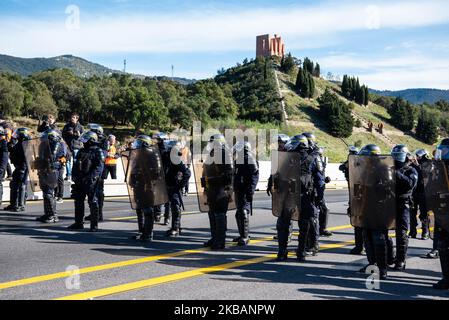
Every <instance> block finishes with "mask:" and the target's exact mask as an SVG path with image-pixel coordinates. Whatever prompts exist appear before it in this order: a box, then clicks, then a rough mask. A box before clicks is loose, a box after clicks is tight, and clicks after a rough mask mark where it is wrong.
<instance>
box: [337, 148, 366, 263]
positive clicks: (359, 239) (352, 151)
mask: <svg viewBox="0 0 449 320" xmlns="http://www.w3.org/2000/svg"><path fill="white" fill-rule="evenodd" d="M358 153H359V150H358V149H357V148H356V147H354V146H351V147H349V155H356V154H358ZM348 164H349V161H348V160H346V161H345V162H343V163H342V164H341V165H340V167H339V170H340V171H341V172H343V173H344V175H345V178H346V181H347V182H348V190H349V166H348ZM347 213H348V216H351V207H350V203H349V202H348V210H347ZM354 240H355V247H354V248H352V249H351V251H350V253H351V254H356V255H359V254H362V252H363V250H364V245H363V230H362V228H359V227H354Z"/></svg>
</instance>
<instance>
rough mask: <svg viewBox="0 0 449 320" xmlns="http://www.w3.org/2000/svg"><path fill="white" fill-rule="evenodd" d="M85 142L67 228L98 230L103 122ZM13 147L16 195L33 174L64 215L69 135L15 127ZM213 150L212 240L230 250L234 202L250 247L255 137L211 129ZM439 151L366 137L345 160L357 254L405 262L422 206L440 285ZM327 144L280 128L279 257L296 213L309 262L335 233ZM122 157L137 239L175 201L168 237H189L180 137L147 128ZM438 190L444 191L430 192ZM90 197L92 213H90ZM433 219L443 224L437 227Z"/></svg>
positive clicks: (207, 206) (448, 257)
mask: <svg viewBox="0 0 449 320" xmlns="http://www.w3.org/2000/svg"><path fill="white" fill-rule="evenodd" d="M5 134H6V133H5V130H3V129H2V128H1V127H0V151H1V153H0V155H1V156H2V157H1V158H0V160H1V161H0V170H2V168H4V162H5V160H4V155H5V154H6V151H5V149H4V144H5V143H4V140H5V139H4V137H5ZM78 140H79V142H80V143H81V144H82V147H81V148H80V149H79V151H78V152H77V155H76V157H75V159H74V164H73V168H72V180H73V182H74V184H73V185H72V198H73V199H74V200H75V223H73V224H72V225H70V226H69V227H68V229H70V230H82V229H84V220H86V218H88V219H87V220H89V221H90V229H89V230H90V231H92V232H96V231H98V222H99V220H100V218H102V217H101V211H102V205H103V200H104V184H103V181H102V179H101V176H102V172H103V170H104V159H105V155H106V154H107V150H108V141H107V138H106V137H105V135H104V134H103V129H102V128H101V126H99V125H96V124H91V125H89V126H88V130H87V131H86V132H84V133H83V134H82V135H81V136H80V137H79V139H78ZM8 150H9V151H10V152H11V161H12V163H13V164H14V167H15V172H14V175H15V174H17V175H20V179H18V180H17V179H16V181H21V183H22V185H21V188H19V189H18V190H19V191H18V192H17V193H12V195H11V196H12V198H11V203H15V202H17V203H23V202H24V201H25V199H26V183H27V175H29V180H30V182H31V186H32V187H33V191H36V190H42V192H43V198H44V215H43V216H42V217H39V218H38V220H39V221H41V222H44V223H53V222H57V221H58V218H57V213H56V201H55V188H56V186H57V181H58V174H59V173H58V171H59V170H60V164H58V162H59V161H58V159H60V158H61V150H62V146H61V136H60V134H59V133H58V132H57V131H56V130H54V129H51V128H50V129H48V130H46V131H45V132H43V133H42V134H41V136H40V137H39V138H35V139H32V137H31V135H30V133H29V130H28V129H27V128H19V129H17V130H15V132H14V134H13V136H12V143H11V145H10V146H9V149H8ZM206 150H207V155H206V157H205V158H204V159H200V160H195V158H194V160H193V163H192V165H193V170H194V172H195V179H196V183H197V194H198V200H199V208H200V211H202V212H207V213H208V217H209V222H210V233H211V238H210V239H209V240H208V241H206V242H205V243H204V246H206V247H210V248H211V249H212V250H221V249H224V248H225V240H226V231H227V216H226V215H227V211H228V210H229V209H231V210H232V209H236V221H237V226H238V231H239V236H238V237H237V238H235V239H233V241H234V242H236V243H237V244H238V245H240V246H244V245H246V244H248V242H249V240H250V235H249V219H250V215H252V202H253V196H254V192H255V190H256V186H257V183H258V180H259V166H258V162H257V160H256V156H255V153H254V152H253V150H252V148H251V145H250V144H249V143H248V142H238V143H237V144H236V145H234V146H233V147H229V146H228V144H227V143H226V139H225V137H224V136H223V135H221V134H216V135H213V136H211V137H210V140H209V143H208V146H207V148H206ZM436 151H437V152H436V153H435V159H431V157H430V155H429V154H428V153H427V152H426V151H424V150H419V151H417V152H416V156H413V155H412V154H411V153H410V152H409V150H408V149H407V147H406V146H405V145H397V146H395V147H394V148H393V149H392V151H391V154H390V155H387V156H386V155H382V154H381V150H380V148H379V147H378V146H376V145H367V146H365V147H363V148H362V149H361V150H360V151H358V150H356V149H355V148H351V149H350V155H349V157H348V161H347V162H345V163H344V164H343V165H342V166H341V167H340V169H341V170H342V171H344V172H345V175H346V177H347V179H348V183H349V190H350V203H349V209H348V213H349V214H350V217H351V223H352V225H353V226H354V227H355V237H356V247H355V248H354V249H353V250H352V253H356V254H360V253H362V251H363V250H364V251H365V252H366V255H367V259H368V265H373V266H374V265H375V266H377V268H378V270H379V276H380V279H386V278H387V270H388V269H389V268H391V269H393V270H405V268H406V257H407V249H408V241H409V240H408V238H409V236H411V237H416V236H417V230H416V227H417V221H416V215H417V211H416V210H417V208H419V211H420V216H419V217H420V220H421V222H422V237H423V238H424V239H427V238H428V237H429V235H430V233H431V231H432V229H433V230H434V234H435V237H434V240H435V241H434V254H435V252H438V254H439V258H440V261H441V266H442V271H443V279H442V280H441V281H440V282H438V283H437V284H436V285H435V286H434V287H435V288H438V289H448V288H449V225H448V222H449V219H448V218H447V217H446V215H449V212H448V210H449V209H448V208H449V205H448V197H447V193H448V183H449V179H448V176H447V171H448V167H449V139H445V140H443V142H442V143H441V145H440V146H439V147H438V148H437V150H436ZM323 152H324V149H323V148H320V147H319V146H318V145H317V143H316V139H315V136H314V135H313V134H311V133H304V134H301V135H297V136H294V137H292V138H290V137H288V136H286V135H282V134H281V135H279V136H278V150H277V151H273V152H272V175H271V176H270V179H269V182H268V188H267V193H268V195H270V196H272V197H273V199H272V211H273V214H274V215H275V216H277V224H276V228H277V236H276V238H277V240H278V246H279V248H278V255H277V260H278V261H285V260H287V258H288V250H287V246H288V243H289V242H290V239H291V235H292V221H298V227H299V231H300V232H299V236H298V246H297V249H296V257H297V260H298V261H300V262H303V261H305V259H306V257H307V256H310V255H317V254H318V251H319V242H318V240H319V237H320V236H324V237H329V236H331V235H332V233H331V232H329V231H328V230H327V229H326V227H327V216H328V208H327V206H326V202H325V199H324V191H325V185H326V183H329V182H330V178H328V177H326V175H325V167H326V161H325V160H324V158H323ZM120 156H121V158H122V161H123V164H124V170H125V178H126V183H127V186H128V191H129V195H130V202H131V206H132V208H133V209H135V210H136V213H137V217H138V230H139V232H138V234H137V235H136V236H135V237H134V238H135V239H138V240H141V241H151V240H152V238H153V227H154V221H155V218H156V215H157V212H158V210H160V206H161V205H166V206H169V209H170V211H171V214H172V220H171V222H172V223H171V228H170V229H169V230H168V231H167V236H168V237H176V236H178V235H180V233H181V211H182V209H183V201H182V193H183V190H184V189H185V187H186V185H187V184H188V182H189V179H190V176H191V171H190V170H189V168H188V167H187V165H186V164H185V163H184V161H183V159H182V153H181V145H180V143H179V142H176V141H175V142H174V143H172V144H167V141H166V137H165V135H164V134H162V133H158V134H155V135H153V136H152V137H150V136H146V135H140V136H137V137H136V138H135V140H134V142H133V143H132V145H131V146H130V148H128V149H127V150H126V151H124V152H122V153H121V155H120ZM16 171H17V173H16ZM0 174H2V172H0ZM444 183H446V184H444ZM429 186H433V187H432V188H430V187H429ZM429 188H430V189H431V191H432V192H434V193H435V192H436V193H437V195H432V194H431V195H429V194H428V191H429V190H427V189H429ZM444 191H446V193H445V192H444ZM13 197H14V199H13ZM86 197H87V200H88V204H89V208H90V216H89V217H85V216H84V215H85V213H84V211H85V210H84V203H85V199H86ZM14 201H15V202H14ZM429 212H431V213H432V215H429V214H428V213H429ZM433 219H434V220H435V225H434V226H431V221H433ZM410 222H411V223H412V226H411V229H410ZM393 229H394V230H395V231H396V253H395V252H394V251H395V250H394V246H393V241H392V239H391V237H390V236H389V234H388V231H389V230H393ZM409 231H410V233H409ZM365 269H366V267H365V268H364V269H362V271H364V270H365Z"/></svg>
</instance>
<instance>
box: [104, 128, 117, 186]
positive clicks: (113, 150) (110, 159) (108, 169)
mask: <svg viewBox="0 0 449 320" xmlns="http://www.w3.org/2000/svg"><path fill="white" fill-rule="evenodd" d="M108 142H109V143H108V146H109V147H108V154H107V156H106V160H105V166H104V171H103V177H102V178H103V180H106V179H107V178H108V176H109V174H111V179H112V180H116V179H117V159H118V157H119V155H118V153H117V147H116V143H117V139H116V138H115V136H114V135H112V134H110V135H109V136H108Z"/></svg>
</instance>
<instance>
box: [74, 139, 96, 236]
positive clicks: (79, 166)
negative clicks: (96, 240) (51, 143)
mask: <svg viewBox="0 0 449 320" xmlns="http://www.w3.org/2000/svg"><path fill="white" fill-rule="evenodd" d="M103 168H104V154H103V152H102V150H101V149H100V147H99V146H98V145H97V144H93V143H85V145H84V147H83V148H82V149H81V150H79V152H78V154H77V155H76V158H75V162H74V164H73V171H72V172H73V181H74V182H75V184H74V185H73V190H72V192H73V198H74V199H75V225H73V226H71V227H73V228H72V229H82V226H83V221H84V200H85V199H86V196H87V197H88V203H89V208H90V216H91V218H90V226H91V230H92V231H96V230H97V228H98V218H99V204H98V194H99V193H98V188H99V183H100V179H101V174H102V172H103Z"/></svg>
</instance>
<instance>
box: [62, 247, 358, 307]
mask: <svg viewBox="0 0 449 320" xmlns="http://www.w3.org/2000/svg"><path fill="white" fill-rule="evenodd" d="M354 243H355V241H354V240H352V241H345V242H340V243H335V244H327V245H323V246H322V247H321V249H322V250H326V249H335V248H343V247H346V246H348V245H351V244H354ZM289 255H293V253H290V254H289ZM274 258H276V254H269V255H265V256H262V257H257V258H252V259H246V260H239V261H234V262H229V263H225V264H220V265H216V266H210V267H204V268H199V269H195V270H189V271H184V272H179V273H174V274H169V275H166V276H161V277H156V278H150V279H145V280H140V281H136V282H130V283H125V284H121V285H117V286H112V287H107V288H103V289H97V290H92V291H87V292H83V293H78V294H73V295H69V296H65V297H60V298H57V299H55V300H87V299H93V298H98V297H104V296H109V295H113V294H118V293H124V292H127V291H132V290H137V289H143V288H148V287H152V286H157V285H161V284H166V283H169V282H174V281H180V280H184V279H189V278H193V277H197V276H201V275H204V274H208V273H213V272H219V271H223V270H228V269H234V268H238V267H242V266H247V265H252V264H258V263H263V262H267V261H270V260H273V259H274Z"/></svg>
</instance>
